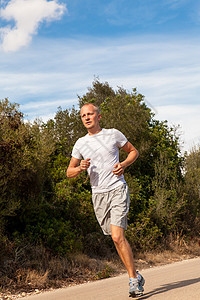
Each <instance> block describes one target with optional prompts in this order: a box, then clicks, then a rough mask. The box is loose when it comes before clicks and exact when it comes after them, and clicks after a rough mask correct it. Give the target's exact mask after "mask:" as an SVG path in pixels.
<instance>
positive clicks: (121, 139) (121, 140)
mask: <svg viewBox="0 0 200 300" xmlns="http://www.w3.org/2000/svg"><path fill="white" fill-rule="evenodd" d="M114 133H115V140H116V144H117V147H118V148H122V147H123V146H124V145H125V144H126V143H127V142H128V140H127V138H126V137H125V135H124V134H123V133H121V131H119V130H117V129H115V131H114Z"/></svg>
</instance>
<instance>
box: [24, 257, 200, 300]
mask: <svg viewBox="0 0 200 300" xmlns="http://www.w3.org/2000/svg"><path fill="white" fill-rule="evenodd" d="M141 273H142V274H143V276H144V277H145V280H146V283H145V294H144V295H143V296H142V297H140V298H139V299H151V300H156V299H157V300H162V299H164V300H169V299H170V300H186V299H187V300H188V299H192V300H200V258H195V259H190V260H186V261H182V262H177V263H174V264H170V265H165V266H161V267H155V268H150V269H147V270H144V271H142V272H141ZM23 299H27V300H28V299H29V300H129V299H131V298H129V297H128V276H127V275H121V276H118V277H115V278H109V279H104V280H99V281H95V282H90V283H86V284H82V285H78V286H73V287H68V288H62V289H58V290H55V291H51V292H44V293H42V294H39V295H34V296H29V297H25V298H23Z"/></svg>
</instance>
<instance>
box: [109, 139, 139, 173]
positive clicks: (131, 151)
mask: <svg viewBox="0 0 200 300" xmlns="http://www.w3.org/2000/svg"><path fill="white" fill-rule="evenodd" d="M122 149H123V150H124V151H126V152H127V153H128V156H127V158H126V159H125V160H124V161H122V162H121V163H117V164H115V165H114V170H113V173H114V174H115V175H118V176H120V175H122V174H123V173H124V170H125V168H126V167H128V166H130V165H131V164H132V163H133V162H134V161H135V160H136V159H137V158H138V156H139V152H138V151H137V149H136V148H135V147H134V146H133V145H132V144H131V143H130V142H127V143H126V144H125V145H124V146H123V147H122Z"/></svg>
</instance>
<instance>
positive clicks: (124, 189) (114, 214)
mask: <svg viewBox="0 0 200 300" xmlns="http://www.w3.org/2000/svg"><path fill="white" fill-rule="evenodd" d="M92 201H93V205H94V211H95V214H96V218H97V220H98V222H99V225H100V226H101V228H102V230H103V233H104V234H105V235H111V224H112V225H115V226H119V227H122V228H124V229H127V215H128V211H129V190H128V186H127V184H125V183H124V184H122V185H120V186H119V187H117V188H116V189H114V190H111V191H109V192H105V193H96V194H95V193H94V194H92Z"/></svg>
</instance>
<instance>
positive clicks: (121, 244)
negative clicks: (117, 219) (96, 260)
mask: <svg viewBox="0 0 200 300" xmlns="http://www.w3.org/2000/svg"><path fill="white" fill-rule="evenodd" d="M111 236H112V239H113V242H114V244H115V247H116V249H117V252H118V254H119V256H120V258H121V260H122V262H123V263H124V265H125V267H126V269H127V271H128V274H129V277H135V278H137V273H136V269H135V265H134V260H133V253H132V250H131V247H130V245H129V243H128V241H127V239H126V238H125V236H124V229H123V228H122V227H118V226H115V225H112V224H111Z"/></svg>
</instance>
